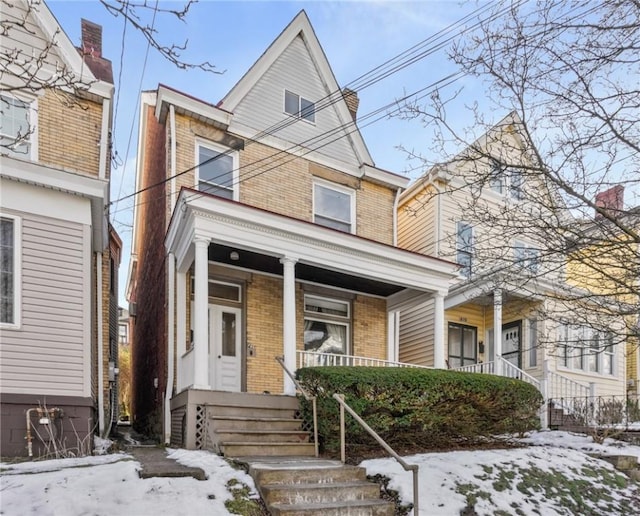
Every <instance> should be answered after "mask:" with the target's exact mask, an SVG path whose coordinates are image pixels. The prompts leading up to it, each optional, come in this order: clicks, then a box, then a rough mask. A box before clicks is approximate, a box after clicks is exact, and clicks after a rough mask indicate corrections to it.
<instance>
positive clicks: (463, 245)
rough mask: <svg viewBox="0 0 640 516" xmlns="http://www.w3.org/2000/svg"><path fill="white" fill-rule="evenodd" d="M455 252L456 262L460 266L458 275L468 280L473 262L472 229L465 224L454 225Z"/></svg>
mask: <svg viewBox="0 0 640 516" xmlns="http://www.w3.org/2000/svg"><path fill="white" fill-rule="evenodd" d="M456 251H457V258H456V261H457V262H458V264H459V265H462V269H461V270H460V274H461V275H462V276H464V277H465V278H470V277H471V267H472V262H473V228H472V227H471V225H470V224H467V223H466V222H458V223H457V225H456Z"/></svg>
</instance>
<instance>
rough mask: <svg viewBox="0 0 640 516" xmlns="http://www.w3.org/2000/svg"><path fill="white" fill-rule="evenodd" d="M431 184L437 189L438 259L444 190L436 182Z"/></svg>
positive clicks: (438, 256) (437, 254) (438, 255)
mask: <svg viewBox="0 0 640 516" xmlns="http://www.w3.org/2000/svg"><path fill="white" fill-rule="evenodd" d="M431 184H432V185H433V187H434V188H435V189H436V192H437V195H436V211H437V213H436V258H440V242H441V240H442V190H440V187H439V186H438V185H437V184H436V182H435V181H433V180H432V181H431Z"/></svg>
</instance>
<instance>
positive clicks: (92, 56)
mask: <svg viewBox="0 0 640 516" xmlns="http://www.w3.org/2000/svg"><path fill="white" fill-rule="evenodd" d="M80 26H81V29H82V30H81V32H82V47H81V48H79V49H78V52H80V55H81V56H82V59H83V60H84V62H85V63H86V64H87V66H88V67H89V69H90V70H91V71H92V72H93V74H94V75H95V77H96V79H99V80H101V81H105V82H108V83H109V84H113V69H112V66H111V61H109V60H108V59H105V58H104V57H102V25H98V24H97V23H93V22H90V21H88V20H85V19H82V20H81V21H80Z"/></svg>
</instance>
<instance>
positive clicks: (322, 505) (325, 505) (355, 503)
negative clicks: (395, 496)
mask: <svg viewBox="0 0 640 516" xmlns="http://www.w3.org/2000/svg"><path fill="white" fill-rule="evenodd" d="M372 505H382V506H384V505H388V506H393V502H390V501H387V500H382V499H378V498H371V499H365V500H345V501H337V502H313V503H295V504H292V503H281V502H274V503H272V504H271V507H273V508H274V509H281V510H282V509H285V510H286V509H301V510H304V509H333V508H337V509H340V508H342V507H360V506H372Z"/></svg>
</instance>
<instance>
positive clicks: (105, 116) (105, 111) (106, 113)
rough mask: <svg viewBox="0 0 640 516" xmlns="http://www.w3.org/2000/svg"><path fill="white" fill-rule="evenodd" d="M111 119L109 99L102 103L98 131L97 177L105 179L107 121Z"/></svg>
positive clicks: (107, 143)
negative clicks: (100, 127) (98, 158)
mask: <svg viewBox="0 0 640 516" xmlns="http://www.w3.org/2000/svg"><path fill="white" fill-rule="evenodd" d="M110 118H111V99H104V100H103V101H102V129H101V130H100V163H99V165H98V177H99V178H100V179H106V178H107V162H108V156H107V153H108V151H109V120H110Z"/></svg>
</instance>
